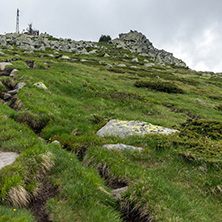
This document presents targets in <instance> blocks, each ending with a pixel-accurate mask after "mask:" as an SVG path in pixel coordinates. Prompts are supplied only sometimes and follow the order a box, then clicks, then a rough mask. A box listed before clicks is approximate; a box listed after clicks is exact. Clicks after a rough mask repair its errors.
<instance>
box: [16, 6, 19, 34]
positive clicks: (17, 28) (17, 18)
mask: <svg viewBox="0 0 222 222" xmlns="http://www.w3.org/2000/svg"><path fill="white" fill-rule="evenodd" d="M16 33H19V9H17V17H16Z"/></svg>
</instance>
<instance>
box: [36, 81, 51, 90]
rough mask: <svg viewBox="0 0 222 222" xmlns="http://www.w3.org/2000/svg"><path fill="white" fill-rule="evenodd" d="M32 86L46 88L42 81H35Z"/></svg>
mask: <svg viewBox="0 0 222 222" xmlns="http://www.w3.org/2000/svg"><path fill="white" fill-rule="evenodd" d="M34 86H36V87H38V88H40V89H48V88H47V87H46V85H45V84H44V83H42V82H37V83H35V84H34Z"/></svg>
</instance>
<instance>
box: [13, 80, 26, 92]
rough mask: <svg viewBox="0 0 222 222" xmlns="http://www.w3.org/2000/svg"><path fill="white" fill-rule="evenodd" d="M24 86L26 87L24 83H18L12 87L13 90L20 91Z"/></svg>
mask: <svg viewBox="0 0 222 222" xmlns="http://www.w3.org/2000/svg"><path fill="white" fill-rule="evenodd" d="M25 85H26V83H25V82H19V83H18V84H17V85H16V86H15V87H14V89H17V90H20V89H22V88H23V87H24V86H25Z"/></svg>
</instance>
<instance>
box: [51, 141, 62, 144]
mask: <svg viewBox="0 0 222 222" xmlns="http://www.w3.org/2000/svg"><path fill="white" fill-rule="evenodd" d="M52 143H54V144H58V145H61V143H60V142H59V141H58V140H53V141H52Z"/></svg>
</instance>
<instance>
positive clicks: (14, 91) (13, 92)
mask: <svg viewBox="0 0 222 222" xmlns="http://www.w3.org/2000/svg"><path fill="white" fill-rule="evenodd" d="M18 91H19V90H18V89H13V90H10V91H8V93H9V94H11V95H15V94H16V93H18Z"/></svg>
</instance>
